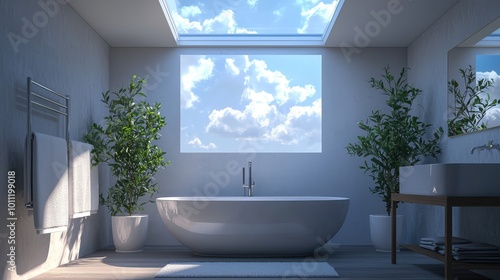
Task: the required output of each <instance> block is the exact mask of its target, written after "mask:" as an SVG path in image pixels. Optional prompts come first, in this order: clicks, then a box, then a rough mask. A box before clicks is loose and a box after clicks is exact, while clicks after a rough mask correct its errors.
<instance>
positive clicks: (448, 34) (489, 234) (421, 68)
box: [403, 0, 500, 245]
mask: <svg viewBox="0 0 500 280" xmlns="http://www.w3.org/2000/svg"><path fill="white" fill-rule="evenodd" d="M499 16H500V2H499V1H495V0H482V1H473V0H462V1H460V2H459V3H457V5H455V6H454V7H453V8H452V9H451V10H450V11H449V12H448V13H446V14H445V15H444V16H443V17H442V18H441V19H439V20H438V21H437V22H436V23H435V24H434V25H433V26H432V27H431V28H429V29H428V30H427V31H426V32H425V33H423V34H422V35H421V36H420V37H419V38H418V39H417V40H415V41H414V42H413V43H412V44H411V45H410V46H409V48H408V67H410V68H411V69H412V70H411V72H410V80H411V81H412V82H413V83H414V84H416V85H417V86H418V87H420V88H421V89H422V90H423V91H424V94H423V96H422V98H421V99H420V100H419V102H420V103H421V104H423V106H424V107H425V108H427V111H426V112H425V113H424V114H422V116H423V118H424V119H425V120H426V121H427V122H430V123H433V124H434V125H435V126H442V127H443V128H445V127H446V116H447V98H448V94H447V81H448V78H447V77H448V74H447V70H448V62H447V58H448V51H450V50H451V49H452V48H454V47H455V46H457V45H458V44H460V43H461V42H462V41H464V40H465V39H467V38H468V37H470V36H471V35H473V34H474V33H475V32H476V31H478V30H480V29H481V28H483V27H484V26H486V25H487V24H488V23H490V22H492V21H493V20H495V19H497V18H498V17H499ZM445 131H446V130H445ZM490 140H493V142H494V143H499V142H500V129H499V128H492V129H489V130H486V131H481V132H476V133H471V134H467V135H463V136H456V137H451V138H448V137H446V136H445V137H444V139H443V140H442V143H441V145H442V148H443V153H442V155H441V157H440V161H441V162H496V163H498V162H500V152H498V151H483V152H476V153H475V154H473V155H471V153H470V151H471V149H472V148H473V147H475V146H479V145H484V144H486V143H487V142H488V141H490ZM403 209H404V210H405V213H406V216H407V221H406V227H407V228H406V231H407V233H408V234H407V235H406V236H407V238H408V239H409V240H410V241H411V242H417V241H418V239H419V238H420V237H423V236H427V235H436V234H443V232H444V228H443V220H444V218H443V213H444V212H443V209H442V208H440V207H428V206H421V205H409V204H405V205H403ZM499 220H500V209H498V208H495V207H493V208H462V209H455V210H454V234H455V235H457V236H462V237H465V238H468V239H471V240H473V241H478V242H489V243H493V244H496V245H500V223H499V222H498V221H499Z"/></svg>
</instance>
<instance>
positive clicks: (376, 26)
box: [340, 0, 411, 63]
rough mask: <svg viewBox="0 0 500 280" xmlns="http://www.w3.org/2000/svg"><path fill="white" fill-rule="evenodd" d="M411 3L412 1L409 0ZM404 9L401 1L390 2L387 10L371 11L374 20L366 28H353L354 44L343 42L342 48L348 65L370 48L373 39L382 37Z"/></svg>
mask: <svg viewBox="0 0 500 280" xmlns="http://www.w3.org/2000/svg"><path fill="white" fill-rule="evenodd" d="M409 1H411V0H409ZM403 10H404V7H403V5H401V1H400V0H389V1H388V2H387V7H386V9H383V10H380V11H374V10H371V11H370V15H371V17H372V20H370V21H368V22H367V23H366V24H365V25H364V26H362V27H360V26H355V27H354V28H353V31H354V37H353V44H354V45H351V44H349V43H347V42H341V43H340V47H341V49H342V53H343V55H344V57H345V59H346V60H347V62H348V63H351V61H352V58H351V57H352V56H353V55H359V54H360V53H361V52H362V50H361V49H362V48H365V47H368V46H369V45H370V44H371V42H372V40H373V38H375V37H377V36H379V35H380V33H381V32H382V30H383V29H384V28H386V27H387V26H389V24H390V23H391V21H392V19H393V16H394V15H398V14H400V13H401V12H403Z"/></svg>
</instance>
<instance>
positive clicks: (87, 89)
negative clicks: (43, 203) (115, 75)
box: [0, 0, 109, 279]
mask: <svg viewBox="0 0 500 280" xmlns="http://www.w3.org/2000/svg"><path fill="white" fill-rule="evenodd" d="M39 3H49V4H50V3H51V5H49V6H47V7H45V6H41V5H39ZM44 7H45V8H44ZM27 22H29V23H27ZM9 34H10V35H9ZM13 34H16V35H17V37H15V35H13ZM9 36H10V37H11V38H15V39H14V44H12V43H11V42H10V40H9ZM0 50H1V54H0V55H1V60H0V63H1V64H0V77H1V78H0V89H1V102H0V133H1V135H0V174H1V175H0V176H1V178H2V182H6V181H7V172H8V171H14V172H15V177H16V178H15V179H16V183H15V186H16V199H17V203H16V217H17V218H18V220H17V221H16V229H15V238H16V239H15V241H16V244H15V246H16V251H15V254H16V265H17V274H18V275H17V274H16V272H10V271H8V270H7V268H8V267H7V266H6V264H7V252H8V250H7V249H8V248H9V247H10V246H12V244H8V243H7V238H8V234H9V233H7V231H6V230H7V228H6V221H7V220H6V218H7V216H6V215H7V206H6V204H7V203H6V202H7V184H5V183H2V184H0V197H1V199H2V202H1V203H0V205H2V209H1V211H0V221H1V223H2V224H1V226H0V252H2V253H1V254H0V278H1V279H27V278H30V277H33V276H35V275H37V274H40V273H43V272H45V271H47V270H49V269H51V268H54V267H57V266H58V265H60V264H63V263H67V262H68V261H70V260H73V259H76V258H78V257H79V256H82V255H85V254H88V253H90V252H92V251H95V250H96V249H98V248H100V247H102V246H104V245H109V239H107V238H108V237H107V236H108V235H107V234H100V233H99V228H100V227H101V226H103V225H106V221H105V220H104V219H103V218H102V217H100V216H103V217H104V216H105V215H93V216H91V217H88V218H81V219H73V220H71V222H70V225H69V229H68V231H66V232H62V233H52V234H45V235H37V234H36V232H35V230H34V224H33V214H32V212H30V211H28V210H27V209H26V208H25V207H24V193H23V187H24V182H23V176H24V165H23V161H24V155H25V150H24V140H25V137H26V134H27V124H26V123H27V111H26V79H27V77H28V76H31V77H32V78H33V79H35V80H37V81H39V82H41V83H43V84H45V85H47V86H49V87H50V88H52V89H54V90H57V91H59V92H61V93H64V94H69V95H70V98H71V106H72V111H71V139H75V140H81V139H82V136H83V133H84V132H85V131H86V129H87V127H88V125H89V123H90V122H91V121H92V119H91V116H94V118H98V119H99V118H100V117H102V115H103V114H102V111H103V109H102V108H101V107H100V106H97V104H98V103H99V97H100V93H101V92H102V91H104V90H106V89H107V88H108V82H109V46H108V45H107V44H106V42H104V40H102V38H100V37H99V35H97V34H96V33H95V32H94V31H93V30H92V29H91V28H90V27H89V26H88V25H87V24H86V23H85V22H84V21H83V20H82V19H81V17H80V16H79V15H78V14H76V13H75V12H74V10H73V9H72V8H71V7H70V6H69V5H67V4H66V3H65V2H64V1H58V2H55V1H50V0H47V1H45V0H44V1H28V0H15V1H10V0H9V1H1V2H0ZM33 123H34V130H36V131H38V132H45V133H51V134H54V135H59V136H60V137H64V121H62V120H60V119H58V118H54V116H53V115H52V114H46V113H43V111H39V112H37V113H35V115H34V117H33ZM100 212H105V211H100ZM9 249H10V248H9ZM9 251H10V250H9Z"/></svg>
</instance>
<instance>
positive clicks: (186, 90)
mask: <svg viewBox="0 0 500 280" xmlns="http://www.w3.org/2000/svg"><path fill="white" fill-rule="evenodd" d="M213 69H214V62H213V61H212V59H210V58H205V57H201V58H200V59H198V60H197V62H196V65H191V66H189V67H188V71H187V72H186V73H184V74H183V75H182V77H181V106H182V108H191V107H192V106H193V105H194V103H195V102H198V101H199V97H198V96H197V95H196V94H195V93H194V91H193V89H194V88H195V87H196V84H197V83H199V82H201V81H203V80H207V79H209V78H210V77H212V72H213Z"/></svg>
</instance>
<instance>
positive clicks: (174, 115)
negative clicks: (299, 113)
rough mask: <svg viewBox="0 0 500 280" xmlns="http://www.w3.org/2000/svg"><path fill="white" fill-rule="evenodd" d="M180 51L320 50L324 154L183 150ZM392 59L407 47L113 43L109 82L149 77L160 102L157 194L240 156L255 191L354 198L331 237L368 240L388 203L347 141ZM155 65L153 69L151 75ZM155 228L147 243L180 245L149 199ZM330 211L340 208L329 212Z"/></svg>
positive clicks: (203, 179) (402, 56)
mask: <svg viewBox="0 0 500 280" xmlns="http://www.w3.org/2000/svg"><path fill="white" fill-rule="evenodd" d="M181 54H271V55H272V54H321V55H322V59H323V62H322V65H323V85H322V89H323V94H322V101H323V121H322V125H323V136H322V137H323V152H322V153H317V154H308V153H298V154H292V153H277V154H269V153H261V154H259V153H257V154H253V153H249V154H237V153H234V154H233V153H219V154H213V153H212V154H203V153H189V154H187V153H183V154H181V153H180V144H179V141H180V127H179V126H180V124H179V118H180V74H179V70H180V55H181ZM387 64H390V65H392V67H393V69H395V70H397V71H399V70H400V69H401V67H403V66H405V65H406V49H404V48H396V49H376V48H374V49H364V50H363V51H362V53H361V54H359V55H357V56H356V57H355V58H353V60H352V61H351V63H348V62H347V60H346V59H345V57H344V56H343V54H342V50H341V49H335V48H328V49H327V48H312V49H297V48H257V49H255V48H254V49H248V48H247V49H244V48H231V49H221V48H203V49H198V48H188V49H185V48H184V49H180V48H170V49H165V48H164V49H155V48H148V49H141V48H112V49H111V56H110V69H111V71H110V86H111V87H112V88H117V87H118V86H119V85H122V84H125V83H127V82H128V81H129V80H130V78H131V77H132V75H134V74H137V75H138V76H141V77H145V76H146V75H149V76H150V77H149V79H148V83H149V86H150V87H149V96H148V98H150V100H151V101H159V102H161V103H162V104H163V111H162V114H163V115H164V116H166V120H167V126H166V127H165V128H164V131H162V135H163V138H162V139H161V142H160V143H159V145H160V146H161V147H162V148H163V149H164V150H166V151H167V155H166V159H168V160H171V165H170V166H168V167H166V169H165V170H160V172H159V173H158V174H157V176H156V179H157V181H158V182H159V186H160V194H159V196H193V195H195V194H196V192H195V191H196V190H199V191H201V192H202V193H203V188H204V186H205V185H206V184H208V183H210V182H217V181H216V179H214V178H213V177H211V175H210V174H220V172H224V171H225V170H226V164H228V163H231V162H233V161H235V162H236V163H237V164H239V165H240V166H241V167H242V166H244V165H245V164H246V161H247V159H248V158H252V159H253V176H254V178H255V181H256V195H273V196H274V195H322V196H342V197H349V198H351V204H350V209H349V213H348V216H347V218H346V221H345V224H344V226H343V228H342V229H341V230H340V232H339V233H338V235H337V236H335V237H334V239H333V240H332V242H335V243H341V244H370V238H369V229H368V215H369V214H374V213H376V214H382V213H384V207H383V203H382V202H381V200H380V199H378V198H377V197H375V196H374V195H372V194H371V193H370V192H369V190H368V187H369V186H372V184H373V183H372V181H371V180H370V178H369V177H368V176H366V175H364V174H363V172H362V171H361V170H359V169H358V166H359V165H360V164H361V163H362V159H359V158H351V157H350V156H349V155H348V154H347V152H346V150H345V147H346V146H347V144H348V143H349V142H352V141H355V140H356V136H357V135H358V134H359V133H360V130H359V129H358V128H357V126H356V123H357V122H358V121H360V120H366V118H367V116H368V115H369V113H370V112H371V110H374V109H378V108H381V107H383V106H384V105H385V104H384V98H383V96H382V95H381V94H380V93H378V92H377V91H374V90H372V89H371V88H370V86H369V84H368V80H369V79H370V77H372V76H376V77H379V74H381V71H382V68H383V67H384V66H385V65H387ZM152 69H154V70H155V71H156V72H157V73H156V75H152V74H151V70H152ZM241 194H242V190H241V174H237V175H235V176H233V177H230V180H229V184H228V186H227V187H225V188H221V189H220V193H219V195H226V196H227V195H237V196H239V195H241ZM146 212H147V213H148V214H149V215H150V228H149V236H148V240H147V244H162V245H166V244H178V243H177V242H176V241H175V239H174V238H173V237H172V236H171V235H170V233H169V232H168V231H167V230H166V228H165V226H164V225H163V223H162V221H161V219H160V217H159V215H158V211H157V209H156V205H154V204H152V205H149V206H148V208H147V209H146ZM325 214H326V215H331V216H332V219H333V216H334V215H335V213H325Z"/></svg>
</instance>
